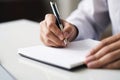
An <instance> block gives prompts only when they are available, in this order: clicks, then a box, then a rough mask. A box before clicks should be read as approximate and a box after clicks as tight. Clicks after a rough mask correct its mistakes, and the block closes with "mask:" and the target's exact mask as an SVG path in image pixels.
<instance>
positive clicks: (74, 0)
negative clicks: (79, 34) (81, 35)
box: [55, 0, 80, 19]
mask: <svg viewBox="0 0 120 80" xmlns="http://www.w3.org/2000/svg"><path fill="white" fill-rule="evenodd" d="M55 1H57V4H58V7H59V11H60V14H61V17H62V18H64V19H65V18H67V17H68V15H69V14H70V13H71V12H72V11H73V10H74V9H76V8H77V6H78V3H79V2H80V0H55Z"/></svg>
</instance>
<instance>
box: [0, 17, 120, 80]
mask: <svg viewBox="0 0 120 80" xmlns="http://www.w3.org/2000/svg"><path fill="white" fill-rule="evenodd" d="M39 34H40V27H39V23H37V22H33V21H29V20H25V19H22V20H16V21H11V22H6V23H0V61H1V63H2V65H3V66H4V67H5V68H6V69H7V70H8V71H9V72H10V73H11V74H12V75H13V76H14V77H15V78H16V79H17V80H120V70H107V69H87V68H80V69H78V70H75V71H67V70H63V69H60V68H56V67H53V66H49V65H46V64H43V63H40V62H36V61H32V60H29V59H26V58H23V57H21V56H19V55H18V54H17V49H18V48H22V47H28V46H36V45H41V44H42V43H41V42H40V39H39Z"/></svg>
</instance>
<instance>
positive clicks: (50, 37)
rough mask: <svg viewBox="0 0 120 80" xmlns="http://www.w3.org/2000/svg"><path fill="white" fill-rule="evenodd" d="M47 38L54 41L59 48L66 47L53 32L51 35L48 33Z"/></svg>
mask: <svg viewBox="0 0 120 80" xmlns="http://www.w3.org/2000/svg"><path fill="white" fill-rule="evenodd" d="M45 35H46V36H47V38H48V39H49V40H50V41H52V42H53V43H55V44H56V45H57V46H58V47H64V46H65V44H64V42H63V41H62V40H60V39H58V37H57V36H55V35H54V34H53V33H52V32H51V33H46V34H45Z"/></svg>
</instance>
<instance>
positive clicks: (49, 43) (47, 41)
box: [40, 36, 56, 47]
mask: <svg viewBox="0 0 120 80" xmlns="http://www.w3.org/2000/svg"><path fill="white" fill-rule="evenodd" d="M40 38H41V41H42V42H43V43H44V44H45V45H46V46H52V47H56V44H55V43H53V42H52V41H50V40H48V39H47V40H45V39H43V37H42V36H41V37H40Z"/></svg>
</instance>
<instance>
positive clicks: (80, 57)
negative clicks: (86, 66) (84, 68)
mask: <svg viewBox="0 0 120 80" xmlns="http://www.w3.org/2000/svg"><path fill="white" fill-rule="evenodd" d="M98 43H99V41H95V40H91V39H86V40H81V41H75V42H71V43H70V44H69V45H68V46H67V47H66V48H53V47H47V46H44V45H38V46H32V47H27V48H19V49H18V53H19V54H20V55H22V56H24V57H29V58H32V59H35V60H38V61H42V62H45V63H49V64H52V65H55V66H59V67H62V68H65V69H72V68H75V67H78V66H80V65H82V64H83V62H84V60H85V56H86V54H87V53H88V52H89V51H90V49H91V48H93V47H95V46H96V45H97V44H98Z"/></svg>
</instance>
